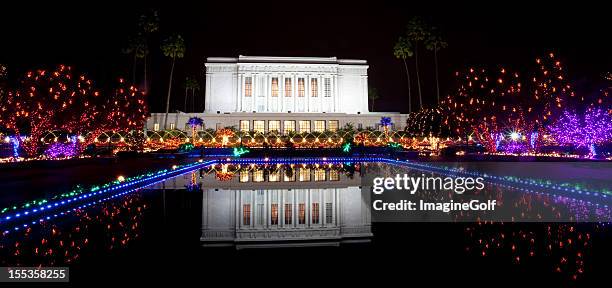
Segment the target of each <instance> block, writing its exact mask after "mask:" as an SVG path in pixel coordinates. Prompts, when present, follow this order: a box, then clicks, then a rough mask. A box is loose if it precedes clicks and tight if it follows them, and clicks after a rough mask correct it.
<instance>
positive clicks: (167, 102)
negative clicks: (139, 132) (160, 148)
mask: <svg viewBox="0 0 612 288" xmlns="http://www.w3.org/2000/svg"><path fill="white" fill-rule="evenodd" d="M175 60H176V58H174V57H172V68H170V80H169V81H168V96H167V97H166V116H165V117H164V129H168V126H167V124H168V112H169V111H170V93H171V92H172V75H173V74H174V62H175Z"/></svg>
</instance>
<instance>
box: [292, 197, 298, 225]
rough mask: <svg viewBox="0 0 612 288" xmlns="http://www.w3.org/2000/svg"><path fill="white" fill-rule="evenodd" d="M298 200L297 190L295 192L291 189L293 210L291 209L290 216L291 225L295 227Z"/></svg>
mask: <svg viewBox="0 0 612 288" xmlns="http://www.w3.org/2000/svg"><path fill="white" fill-rule="evenodd" d="M298 202H299V201H298V198H297V192H295V189H293V203H292V206H293V211H291V218H292V221H291V223H292V226H293V227H296V225H297V221H296V220H297V217H296V215H297V213H298V210H297V208H298V207H297V203H298Z"/></svg>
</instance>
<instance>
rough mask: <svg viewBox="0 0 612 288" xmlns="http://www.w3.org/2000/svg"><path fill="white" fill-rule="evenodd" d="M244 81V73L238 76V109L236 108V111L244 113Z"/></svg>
mask: <svg viewBox="0 0 612 288" xmlns="http://www.w3.org/2000/svg"><path fill="white" fill-rule="evenodd" d="M243 81H244V75H242V73H240V74H238V95H237V98H238V107H236V108H237V109H236V111H242V101H244V95H243V90H244V89H243V88H242V86H243V85H244V84H243Z"/></svg>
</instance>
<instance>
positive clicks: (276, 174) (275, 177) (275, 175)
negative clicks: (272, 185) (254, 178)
mask: <svg viewBox="0 0 612 288" xmlns="http://www.w3.org/2000/svg"><path fill="white" fill-rule="evenodd" d="M279 181H280V170H276V171H271V172H270V174H268V182H279Z"/></svg>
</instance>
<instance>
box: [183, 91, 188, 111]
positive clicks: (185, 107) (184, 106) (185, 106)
mask: <svg viewBox="0 0 612 288" xmlns="http://www.w3.org/2000/svg"><path fill="white" fill-rule="evenodd" d="M188 90H189V89H187V87H185V103H184V105H183V108H184V109H185V110H184V111H183V112H185V113H187V91H188Z"/></svg>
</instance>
